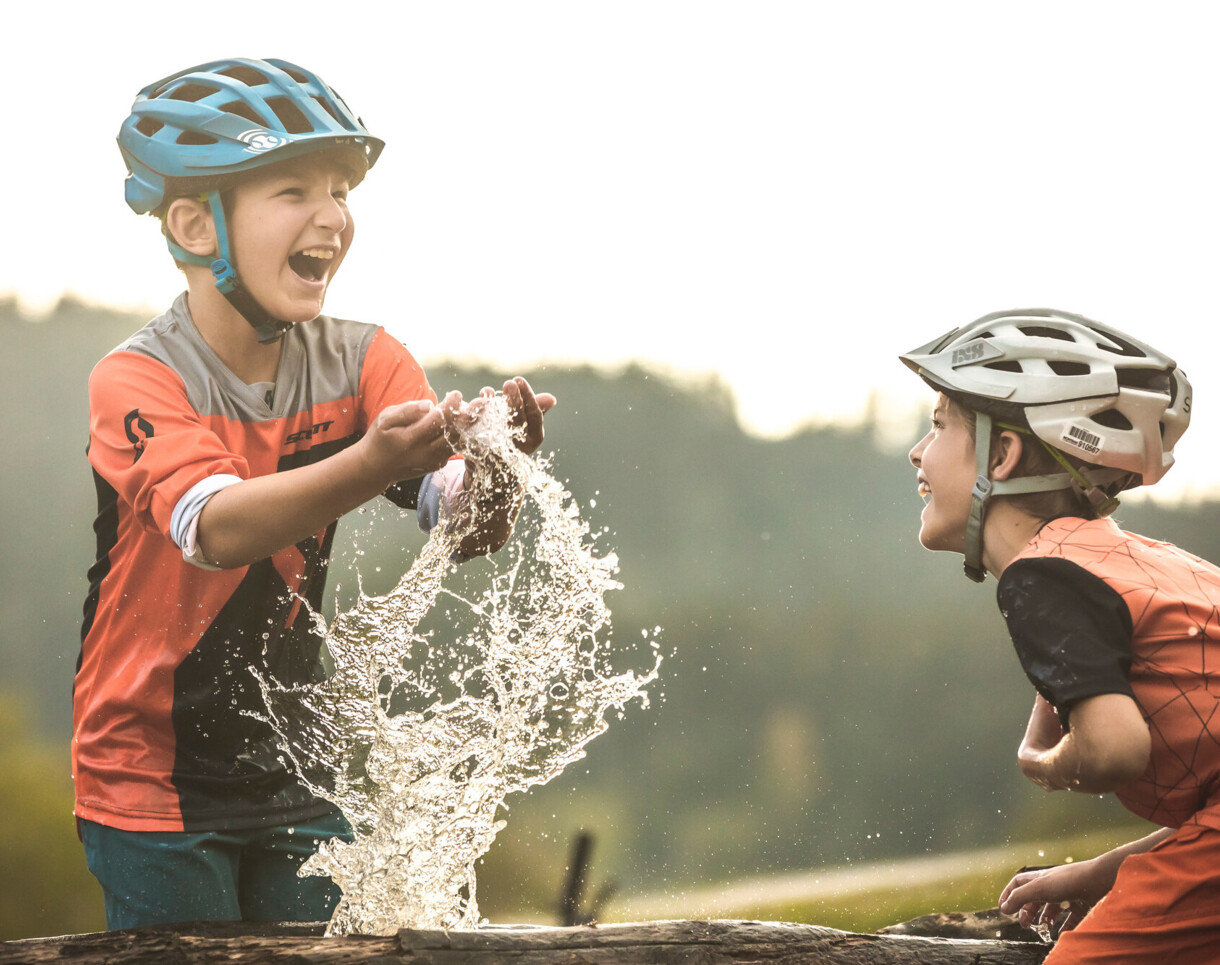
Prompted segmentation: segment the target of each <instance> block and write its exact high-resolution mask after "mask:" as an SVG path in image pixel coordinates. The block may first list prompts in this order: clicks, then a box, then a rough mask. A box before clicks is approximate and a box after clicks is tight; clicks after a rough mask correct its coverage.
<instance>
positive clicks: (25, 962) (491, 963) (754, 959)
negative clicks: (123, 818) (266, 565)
mask: <svg viewBox="0 0 1220 965" xmlns="http://www.w3.org/2000/svg"><path fill="white" fill-rule="evenodd" d="M322 932H323V928H322V926H321V925H311V924H304V925H293V924H270V925H257V924H252V923H249V922H223V923H222V922H211V923H209V922H203V923H193V924H187V925H173V926H165V927H152V928H134V929H129V930H127V931H118V932H99V933H96V934H91V935H71V936H65V937H61V938H39V939H29V940H26V941H16V942H4V943H0V963H6V965H7V963H18V962H19V963H22V965H39V963H43V962H56V963H61V965H63V963H71V965H102V963H106V965H110V963H115V962H122V963H127V965H196V963H198V965H205V963H213V962H225V963H228V965H277V963H282V965H323V963H325V965H349V963H353V965H354V963H360V965H400V963H410V965H499V963H502V962H503V963H508V962H511V963H515V965H722V963H724V965H731V963H745V962H751V963H772V965H889V963H894V965H907V963H911V965H914V963H919V965H1037V963H1040V962H1041V961H1042V960H1043V958H1045V957H1046V954H1047V952H1048V951H1049V949H1048V947H1047V946H1045V945H1040V944H1030V943H1026V942H1004V941H970V940H964V939H946V938H921V937H912V936H889V935H862V934H855V933H853V932H843V931H837V930H835V929H832V928H821V927H818V926H816V925H796V924H787V923H781V922H757V921H655V922H640V923H636V924H621V925H587V926H577V927H574V928H540V927H530V926H503V925H492V926H488V927H486V928H481V929H478V930H477V931H455V932H448V933H446V932H443V931H432V930H423V929H412V928H408V929H403V930H402V931H400V932H399V933H398V934H397V935H394V936H390V937H374V936H351V937H344V938H326V937H324V936H323V934H322Z"/></svg>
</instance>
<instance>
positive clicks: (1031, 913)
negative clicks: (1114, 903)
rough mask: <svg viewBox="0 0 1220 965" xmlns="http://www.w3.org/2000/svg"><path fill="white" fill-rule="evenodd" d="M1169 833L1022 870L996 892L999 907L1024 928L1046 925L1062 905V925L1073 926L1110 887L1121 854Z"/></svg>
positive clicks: (1138, 850)
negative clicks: (1074, 859) (1086, 857)
mask: <svg viewBox="0 0 1220 965" xmlns="http://www.w3.org/2000/svg"><path fill="white" fill-rule="evenodd" d="M1171 834H1173V829H1172V828H1161V829H1160V830H1159V831H1154V832H1153V833H1152V834H1150V835H1148V836H1147V837H1144V838H1140V839H1139V840H1138V841H1132V842H1130V843H1129V844H1124V845H1122V846H1121V847H1118V848H1115V849H1114V850H1113V851H1107V852H1106V853H1105V854H1103V855H1098V856H1097V857H1096V858H1090V859H1089V860H1088V861H1077V862H1074V863H1072V864H1063V865H1059V866H1057V867H1054V868H1045V869H1042V870H1039V871H1023V872H1021V874H1019V875H1017V876H1016V877H1014V878H1013V879H1012V881H1010V882H1008V884H1007V885H1006V886H1005V887H1004V891H1003V892H1002V893H1001V894H1000V911H1002V912H1004V914H1006V915H1017V916H1018V918H1019V920H1020V922H1021V924H1022V925H1023V926H1025V927H1026V928H1040V927H1047V928H1049V927H1050V926H1051V925H1052V924H1053V923H1054V922H1055V921H1057V920H1058V918H1059V916H1060V915H1061V914H1062V913H1063V911H1064V906H1065V905H1066V906H1067V908H1068V910H1069V911H1070V912H1071V914H1070V915H1069V916H1068V918H1067V919H1066V920H1065V921H1064V923H1063V928H1064V929H1068V928H1074V927H1075V926H1076V925H1077V924H1079V922H1080V919H1081V918H1083V917H1084V915H1085V913H1086V912H1087V911H1088V909H1089V908H1091V907H1093V905H1095V904H1097V902H1098V901H1100V900H1101V898H1102V897H1104V896H1105V894H1106V893H1107V892H1108V891H1109V890H1110V889H1111V888H1112V887H1114V879H1115V878H1116V877H1118V868H1119V865H1121V864H1122V863H1123V859H1124V858H1126V857H1127V856H1128V855H1132V854H1142V853H1143V852H1145V851H1149V850H1151V849H1152V848H1153V847H1154V846H1155V845H1157V844H1159V843H1160V842H1161V841H1164V840H1165V838H1167V837H1169V835H1171Z"/></svg>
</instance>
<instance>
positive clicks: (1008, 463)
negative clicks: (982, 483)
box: [991, 429, 1025, 479]
mask: <svg viewBox="0 0 1220 965" xmlns="http://www.w3.org/2000/svg"><path fill="white" fill-rule="evenodd" d="M1024 447H1025V440H1024V439H1022V438H1021V434H1020V433H1018V432H1013V431H1012V430H1011V429H1005V430H1004V431H1003V432H1001V433H1000V434H999V436H998V437H997V438H996V440H995V443H994V444H993V445H992V448H991V478H992V479H1008V478H1010V477H1011V476H1012V474H1013V472H1015V471H1016V468H1017V463H1019V462H1020V461H1021V453H1022V452H1024V451H1025V448H1024Z"/></svg>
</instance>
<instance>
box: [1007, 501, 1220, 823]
mask: <svg viewBox="0 0 1220 965" xmlns="http://www.w3.org/2000/svg"><path fill="white" fill-rule="evenodd" d="M1032 559H1047V560H1064V561H1067V562H1068V563H1072V564H1075V565H1076V566H1079V567H1081V568H1082V569H1083V570H1085V571H1087V572H1088V573H1090V574H1092V575H1093V576H1095V577H1097V578H1098V579H1100V580H1101V581H1102V582H1104V583H1105V585H1106V586H1108V587H1109V588H1110V589H1111V590H1113V592H1114V593H1115V594H1117V597H1118V598H1120V599H1121V601H1122V603H1123V604H1125V607H1126V611H1127V614H1129V616H1130V657H1129V659H1130V669H1129V671H1128V678H1129V683H1130V693H1131V694H1132V696H1133V697H1134V699H1135V701H1136V703H1137V704H1138V705H1139V708H1140V710H1141V712H1142V713H1143V715H1144V718H1145V720H1147V722H1148V727H1149V730H1150V731H1151V734H1152V754H1151V759H1150V761H1149V764H1148V769H1147V771H1146V772H1145V773H1144V774H1143V776H1141V777H1140V778H1138V779H1137V780H1135V781H1133V782H1132V783H1130V784H1128V785H1127V786H1125V787H1123V788H1120V789H1119V790H1118V792H1117V796H1118V798H1119V800H1121V801H1122V803H1123V804H1124V805H1125V806H1126V807H1127V808H1128V809H1129V810H1131V811H1133V812H1134V813H1136V814H1138V815H1139V816H1140V817H1143V818H1146V819H1148V820H1150V821H1154V822H1156V823H1158V824H1161V825H1164V826H1166V827H1175V828H1176V827H1179V826H1181V825H1182V824H1183V823H1184V822H1186V821H1188V820H1189V819H1191V818H1194V819H1195V821H1196V822H1197V823H1201V824H1206V825H1207V826H1209V827H1213V828H1217V829H1220V808H1216V807H1215V806H1217V805H1220V713H1217V711H1220V674H1218V673H1217V671H1216V669H1214V668H1216V667H1218V666H1220V616H1218V615H1220V569H1217V567H1215V566H1213V565H1212V564H1211V563H1208V562H1207V561H1205V560H1202V559H1200V558H1198V557H1197V556H1192V555H1191V554H1190V553H1187V552H1185V551H1183V550H1181V549H1179V548H1178V547H1176V546H1173V545H1172V544H1169V543H1161V542H1156V541H1154V540H1150V539H1146V538H1145V537H1143V536H1137V535H1135V534H1133V533H1127V532H1124V531H1123V530H1121V529H1119V528H1118V526H1117V525H1116V524H1115V523H1114V522H1113V520H1109V519H1098V520H1084V519H1079V518H1074V517H1065V518H1062V519H1054V520H1051V521H1050V522H1049V523H1047V524H1046V525H1045V526H1043V527H1042V529H1041V531H1040V532H1039V533H1038V535H1037V536H1035V537H1034V539H1033V540H1031V541H1030V542H1029V544H1027V545H1026V546H1025V548H1024V549H1022V551H1021V552H1020V553H1018V554H1017V556H1016V558H1015V559H1014V563H1015V562H1017V561H1019V560H1032ZM1006 573H1007V571H1006ZM1001 585H1002V586H1003V577H1001ZM1006 616H1008V614H1007V613H1006ZM1125 616H1126V614H1124V617H1125ZM1124 623H1125V620H1124ZM1035 625H1036V624H1035ZM1125 643H1126V641H1117V644H1118V645H1119V646H1121V645H1123V644H1125ZM1114 689H1116V688H1112V687H1104V688H1100V689H1097V690H1095V691H1093V692H1094V693H1104V692H1113V691H1114ZM1089 693H1090V692H1089V691H1088V690H1087V689H1083V688H1082V689H1081V690H1080V695H1081V696H1087V695H1088V694H1089ZM1209 806H1210V807H1212V808H1213V810H1210V811H1205V809H1207V808H1209Z"/></svg>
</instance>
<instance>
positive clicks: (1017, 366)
mask: <svg viewBox="0 0 1220 965" xmlns="http://www.w3.org/2000/svg"><path fill="white" fill-rule="evenodd" d="M983 368H985V369H995V370H996V371H997V372H1022V371H1024V369H1022V368H1021V363H1020V362H1014V361H1012V360H1011V359H1010V360H1008V361H1004V362H988V363H987V364H986V365H984V366H983Z"/></svg>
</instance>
